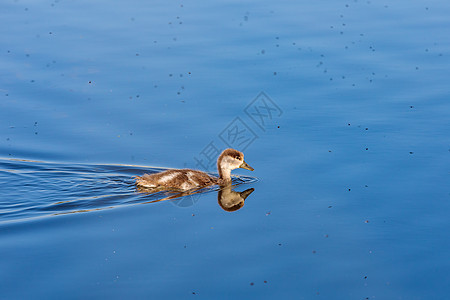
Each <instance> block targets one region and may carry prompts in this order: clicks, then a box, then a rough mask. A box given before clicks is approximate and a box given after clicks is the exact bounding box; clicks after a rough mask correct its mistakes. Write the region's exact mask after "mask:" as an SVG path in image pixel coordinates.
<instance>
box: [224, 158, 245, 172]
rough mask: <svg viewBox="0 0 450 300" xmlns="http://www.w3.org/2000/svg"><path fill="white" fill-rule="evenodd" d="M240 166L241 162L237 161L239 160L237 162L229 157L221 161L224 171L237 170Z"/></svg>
mask: <svg viewBox="0 0 450 300" xmlns="http://www.w3.org/2000/svg"><path fill="white" fill-rule="evenodd" d="M241 164H242V162H241V161H239V160H237V159H234V158H231V157H229V156H227V157H225V158H224V159H223V161H222V166H223V167H224V168H225V169H229V170H234V169H237V168H239V166H240V165H241Z"/></svg>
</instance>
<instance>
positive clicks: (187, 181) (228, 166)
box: [136, 149, 253, 190]
mask: <svg viewBox="0 0 450 300" xmlns="http://www.w3.org/2000/svg"><path fill="white" fill-rule="evenodd" d="M237 168H243V169H247V170H250V171H253V168H252V167H250V166H249V165H248V164H247V163H246V162H245V161H244V154H243V153H242V152H240V151H237V150H234V149H226V150H224V151H223V152H222V154H220V156H219V158H218V159H217V169H218V171H219V178H217V177H212V176H209V175H208V174H206V173H205V172H201V171H196V170H191V169H181V170H167V171H164V172H161V173H156V174H144V175H142V176H137V180H136V185H138V186H141V187H146V188H158V189H177V190H190V189H193V188H200V187H205V186H208V185H213V184H218V185H221V186H222V185H226V184H229V183H231V170H234V169H237Z"/></svg>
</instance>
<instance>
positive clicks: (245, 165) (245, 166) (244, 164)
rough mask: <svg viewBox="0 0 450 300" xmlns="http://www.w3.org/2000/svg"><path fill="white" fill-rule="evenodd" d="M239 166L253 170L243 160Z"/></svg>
mask: <svg viewBox="0 0 450 300" xmlns="http://www.w3.org/2000/svg"><path fill="white" fill-rule="evenodd" d="M239 168H242V169H246V170H250V171H253V170H254V169H253V168H252V167H250V166H249V165H248V164H247V163H246V162H245V161H243V162H242V164H241V165H240V166H239Z"/></svg>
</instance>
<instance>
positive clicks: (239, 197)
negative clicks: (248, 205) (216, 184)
mask: <svg viewBox="0 0 450 300" xmlns="http://www.w3.org/2000/svg"><path fill="white" fill-rule="evenodd" d="M254 190H255V189H254V188H251V189H247V190H245V191H243V192H235V191H233V190H232V189H231V184H228V185H227V186H225V187H223V188H221V189H220V191H219V193H218V194H217V202H219V205H220V207H222V208H223V210H226V211H236V210H238V209H241V208H242V206H244V202H245V199H246V198H247V197H248V196H249V195H250V194H251V193H253V191H254Z"/></svg>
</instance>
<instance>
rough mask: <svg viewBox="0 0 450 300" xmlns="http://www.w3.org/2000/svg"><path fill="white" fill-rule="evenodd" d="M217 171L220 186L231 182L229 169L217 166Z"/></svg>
mask: <svg viewBox="0 0 450 300" xmlns="http://www.w3.org/2000/svg"><path fill="white" fill-rule="evenodd" d="M218 170H219V181H220V183H221V184H225V183H228V182H231V169H229V168H223V167H221V166H220V165H219V166H218Z"/></svg>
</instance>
